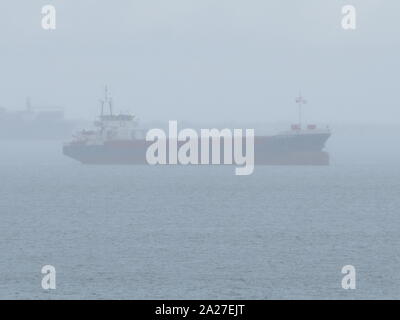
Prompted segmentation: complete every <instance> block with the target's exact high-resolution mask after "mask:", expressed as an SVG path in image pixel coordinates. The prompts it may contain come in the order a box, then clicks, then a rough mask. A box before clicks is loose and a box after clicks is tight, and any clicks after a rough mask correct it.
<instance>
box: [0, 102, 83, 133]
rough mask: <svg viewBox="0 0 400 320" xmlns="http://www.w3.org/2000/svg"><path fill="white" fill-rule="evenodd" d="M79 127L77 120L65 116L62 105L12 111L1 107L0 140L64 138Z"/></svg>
mask: <svg viewBox="0 0 400 320" xmlns="http://www.w3.org/2000/svg"><path fill="white" fill-rule="evenodd" d="M76 128H77V124H76V123H75V121H72V120H67V119H65V117H64V110H63V108H61V107H57V106H50V107H37V106H32V104H31V101H30V99H29V98H27V99H26V108H25V109H22V110H18V111H10V110H7V109H6V108H3V107H0V140H57V139H58V140H63V139H66V138H67V137H69V136H71V133H73V132H74V131H75V130H76Z"/></svg>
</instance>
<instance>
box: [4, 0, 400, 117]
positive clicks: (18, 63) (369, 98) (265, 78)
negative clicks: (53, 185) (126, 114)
mask: <svg viewBox="0 0 400 320" xmlns="http://www.w3.org/2000/svg"><path fill="white" fill-rule="evenodd" d="M45 4H53V5H54V6H55V7H56V9H57V30H55V31H50V32H49V31H44V30H43V29H41V26H40V20H41V13H40V11H41V7H42V5H45ZM345 4H349V3H348V2H347V1H317V0H302V1H289V0H285V1H282V0H280V1H261V0H251V1H238V0H230V1H210V0H204V1H190V0H185V1H184V0H171V1H165V0H164V1H161V0H157V1H156V0H153V1H122V0H118V1H99V0H97V1H93V0H82V1H77V0H70V1H60V0H53V1H51V0H48V1H39V0H30V1H21V0H17V1H9V0H7V1H2V2H1V4H0V14H1V18H0V37H1V43H0V49H1V52H2V59H1V62H0V66H1V70H2V75H1V77H0V79H1V80H0V81H1V82H0V86H1V89H2V90H1V91H2V96H1V98H0V105H2V106H4V107H6V108H10V109H18V108H23V104H24V101H25V97H26V96H31V97H32V100H33V102H34V103H36V104H52V105H54V104H57V105H62V106H65V109H66V112H67V115H68V116H71V117H77V116H83V117H86V118H89V119H91V118H93V117H94V116H95V115H97V112H98V107H99V106H98V98H99V97H100V95H101V94H102V86H103V85H104V84H105V83H108V84H109V85H110V87H111V90H112V93H113V96H114V99H115V102H116V105H117V109H120V110H130V111H132V112H134V113H135V114H137V115H138V116H139V117H140V118H141V119H143V120H147V121H152V120H156V121H166V120H169V119H177V120H188V121H208V120H212V121H236V122H237V121H266V122H274V121H291V120H295V119H296V117H297V114H296V106H295V104H294V97H295V96H296V95H297V94H298V91H299V90H300V89H301V90H302V91H303V93H304V95H305V96H306V97H307V98H308V100H309V104H308V105H307V107H306V110H305V116H306V118H307V119H310V121H319V122H323V123H329V122H361V123H369V122H377V123H386V122H391V123H393V122H394V123H398V122H399V115H400V112H399V98H398V92H399V88H400V83H399V80H398V77H399V76H398V74H399V69H400V68H399V67H400V63H399V56H400V54H399V53H400V52H399V51H400V50H399V49H400V46H399V37H398V33H399V30H400V25H399V24H400V23H399V20H398V16H399V13H400V3H399V2H398V1H394V0H387V1H377V0H369V1H368V0H363V1H361V0H358V1H357V0H354V1H352V3H351V4H352V5H354V6H355V7H356V8H357V18H358V25H357V30H356V31H344V30H343V29H341V25H340V21H341V17H342V15H341V7H342V6H343V5H345Z"/></svg>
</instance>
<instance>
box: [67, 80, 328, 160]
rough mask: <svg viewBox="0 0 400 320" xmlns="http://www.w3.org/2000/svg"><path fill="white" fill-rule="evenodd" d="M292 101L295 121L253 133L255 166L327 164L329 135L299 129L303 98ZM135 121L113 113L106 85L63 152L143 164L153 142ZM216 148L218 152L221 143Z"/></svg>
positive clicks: (78, 157) (77, 157) (77, 156)
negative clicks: (97, 110) (95, 110)
mask: <svg viewBox="0 0 400 320" xmlns="http://www.w3.org/2000/svg"><path fill="white" fill-rule="evenodd" d="M296 102H297V103H298V105H299V123H297V124H293V125H292V126H291V128H290V129H289V130H287V131H284V132H280V133H278V134H276V135H272V136H265V135H259V136H257V134H256V135H255V137H254V162H255V164H256V165H329V153H328V152H326V151H324V148H325V143H326V141H327V140H328V139H329V137H330V135H331V132H330V129H329V128H323V129H320V128H318V127H317V126H316V125H313V124H311V125H307V126H305V128H303V126H302V121H301V107H302V105H303V104H304V103H306V101H305V100H304V99H303V98H302V97H301V96H300V97H299V98H297V99H296ZM106 108H108V112H107V114H105V109H106ZM137 124H138V122H137V120H136V118H135V116H134V115H131V114H114V113H113V105H112V99H111V97H110V96H109V94H108V90H107V88H106V90H105V98H104V99H103V100H101V114H100V116H99V119H98V120H97V121H95V123H94V129H92V130H82V131H80V132H78V133H77V134H75V135H74V137H73V139H72V141H70V142H67V143H65V144H64V146H63V153H64V155H66V156H68V157H70V158H72V159H75V160H77V161H79V162H81V163H83V164H99V165H100V164H117V165H118V164H147V161H146V151H147V149H148V147H149V146H150V145H151V144H152V143H153V142H150V141H146V139H145V136H146V131H145V130H143V129H139V128H138V126H137ZM182 143H183V142H182ZM220 148H221V150H220V154H221V155H222V154H224V150H223V148H224V144H223V143H221V146H220ZM210 157H211V155H210Z"/></svg>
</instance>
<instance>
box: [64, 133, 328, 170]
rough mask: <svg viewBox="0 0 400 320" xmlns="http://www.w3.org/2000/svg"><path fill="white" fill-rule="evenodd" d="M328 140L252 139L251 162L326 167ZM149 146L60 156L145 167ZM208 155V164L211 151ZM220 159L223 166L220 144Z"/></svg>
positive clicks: (117, 144)
mask: <svg viewBox="0 0 400 320" xmlns="http://www.w3.org/2000/svg"><path fill="white" fill-rule="evenodd" d="M328 138H329V134H312V135H311V134H310V135H277V136H271V137H255V140H254V161H255V164H256V165H312V166H316V165H319V166H326V165H329V154H328V153H327V152H324V151H322V149H323V148H324V145H325V142H326V140H327V139H328ZM152 143H153V142H147V141H145V140H131V141H112V142H106V143H104V144H102V145H86V144H79V143H76V144H68V145H65V146H64V147H63V153H64V155H66V156H68V157H70V158H73V159H75V160H77V161H79V162H81V163H83V164H95V165H134V164H136V165H140V164H147V161H146V151H147V148H148V147H149V146H150V145H151V144H152ZM179 146H180V145H179V144H178V148H179ZM209 154H210V161H209V163H211V149H210V152H209ZM220 155H221V163H224V161H223V160H224V159H223V155H224V150H223V143H221V147H220ZM199 157H200V156H199ZM199 163H200V161H199Z"/></svg>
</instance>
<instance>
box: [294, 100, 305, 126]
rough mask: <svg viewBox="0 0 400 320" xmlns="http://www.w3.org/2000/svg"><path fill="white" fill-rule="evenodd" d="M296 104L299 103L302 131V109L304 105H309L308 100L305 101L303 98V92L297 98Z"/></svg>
mask: <svg viewBox="0 0 400 320" xmlns="http://www.w3.org/2000/svg"><path fill="white" fill-rule="evenodd" d="M296 103H297V105H298V107H299V128H300V129H301V125H302V123H301V120H302V119H301V118H302V107H303V104H306V103H307V100H305V99H304V98H303V96H302V95H301V92H300V93H299V96H298V97H297V98H296Z"/></svg>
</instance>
